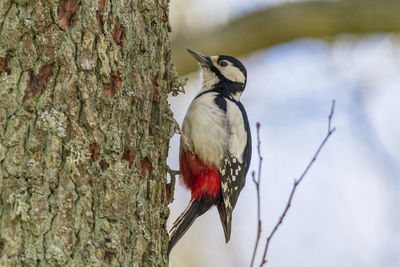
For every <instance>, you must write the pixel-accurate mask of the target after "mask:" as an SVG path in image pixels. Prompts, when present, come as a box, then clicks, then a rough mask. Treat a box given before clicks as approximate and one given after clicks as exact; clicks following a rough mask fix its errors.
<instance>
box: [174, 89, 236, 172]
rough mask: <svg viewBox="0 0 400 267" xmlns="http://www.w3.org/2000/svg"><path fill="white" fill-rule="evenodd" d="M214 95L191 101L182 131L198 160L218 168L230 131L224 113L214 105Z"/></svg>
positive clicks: (209, 94)
mask: <svg viewBox="0 0 400 267" xmlns="http://www.w3.org/2000/svg"><path fill="white" fill-rule="evenodd" d="M215 95H216V94H215V93H206V94H203V95H201V96H200V97H198V98H196V99H194V100H193V102H192V103H191V104H190V107H189V110H188V112H187V113H186V116H185V119H184V121H183V125H182V130H183V133H184V134H185V136H187V137H189V138H190V139H191V141H192V142H193V147H194V152H195V153H196V154H197V155H198V156H199V158H200V159H201V160H202V161H203V162H204V163H206V164H214V165H215V166H217V167H219V164H220V162H221V160H222V159H223V157H224V153H225V151H226V150H227V149H228V146H229V139H230V138H229V137H230V131H229V129H228V123H227V118H226V114H225V112H223V111H222V110H221V109H219V108H218V106H217V105H215V103H214V97H215ZM227 102H229V101H227ZM181 144H182V142H181Z"/></svg>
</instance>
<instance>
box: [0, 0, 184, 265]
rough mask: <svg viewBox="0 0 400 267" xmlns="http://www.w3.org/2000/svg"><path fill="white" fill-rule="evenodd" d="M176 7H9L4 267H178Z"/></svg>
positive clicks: (3, 115)
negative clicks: (171, 265)
mask: <svg viewBox="0 0 400 267" xmlns="http://www.w3.org/2000/svg"><path fill="white" fill-rule="evenodd" d="M168 30H169V24H168V0H153V1H150V0H147V1H135V0H98V1H83V0H82V1H79V0H50V1H49V0H13V1H11V0H1V1H0V40H1V41H0V163H1V165H0V229H1V231H0V266H22V265H23V266H25V265H26V266H167V265H168V264H167V263H168V259H167V257H166V255H165V253H166V249H167V242H168V235H167V232H166V229H165V222H166V219H167V217H168V214H169V209H168V207H167V204H168V203H169V202H170V201H171V192H170V188H171V187H170V186H169V185H167V180H166V157H167V152H168V142H169V136H170V134H171V129H172V128H173V126H174V124H173V119H172V113H171V111H170V109H169V105H168V103H167V94H168V93H170V92H176V91H177V90H178V86H179V82H178V80H177V76H176V72H175V70H174V68H173V67H172V65H171V63H170V45H169V40H168Z"/></svg>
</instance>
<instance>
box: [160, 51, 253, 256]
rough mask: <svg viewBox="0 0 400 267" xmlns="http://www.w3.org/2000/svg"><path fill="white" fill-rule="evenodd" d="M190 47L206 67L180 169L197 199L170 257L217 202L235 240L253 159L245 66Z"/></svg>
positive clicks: (177, 226) (185, 128)
mask: <svg viewBox="0 0 400 267" xmlns="http://www.w3.org/2000/svg"><path fill="white" fill-rule="evenodd" d="M187 50H188V52H189V53H190V54H191V55H192V56H193V57H194V58H195V59H196V60H197V61H198V63H199V65H200V68H201V70H202V75H201V76H202V88H201V90H200V92H199V93H198V94H197V96H196V97H195V98H194V99H193V101H192V103H191V104H190V107H189V109H188V111H187V113H186V116H185V118H184V121H183V124H182V132H183V134H182V135H181V140H180V152H179V165H180V166H179V167H180V169H179V172H180V178H181V182H182V183H183V185H184V186H185V187H186V188H188V189H189V190H190V191H191V200H190V203H189V206H188V207H187V208H186V210H185V211H184V212H183V213H182V214H181V215H180V216H179V217H178V219H177V220H176V221H175V223H174V225H173V227H172V229H171V231H170V240H169V245H168V252H167V254H168V255H169V254H170V252H171V249H172V248H173V247H174V245H175V244H176V243H177V242H178V241H179V240H180V239H181V237H182V236H183V235H184V234H185V233H186V231H187V230H188V229H189V227H190V226H191V225H192V223H193V222H194V220H195V219H196V218H197V217H199V216H200V215H202V214H204V213H205V212H206V211H207V210H209V209H210V208H211V207H212V206H214V205H216V206H217V208H218V212H219V215H220V219H221V223H222V227H223V230H224V235H225V241H226V243H227V242H228V241H229V239H230V235H231V222H232V211H233V209H234V208H235V205H236V202H237V199H238V197H239V194H240V191H241V190H242V188H243V187H244V184H245V180H246V174H247V171H248V169H249V165H250V160H251V135H250V127H249V122H248V119H247V114H246V111H245V109H244V107H243V105H242V103H240V96H241V95H242V93H243V91H244V88H245V86H246V79H247V72H246V69H245V67H244V66H243V64H242V63H241V62H240V61H239V60H237V59H236V58H234V57H231V56H226V55H220V56H210V57H209V56H203V55H202V54H200V53H198V52H195V51H193V50H190V49H187Z"/></svg>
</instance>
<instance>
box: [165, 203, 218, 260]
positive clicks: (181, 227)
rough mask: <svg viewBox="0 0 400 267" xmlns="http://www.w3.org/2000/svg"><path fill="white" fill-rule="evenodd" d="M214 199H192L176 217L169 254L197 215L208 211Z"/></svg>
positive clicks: (171, 233) (170, 237) (171, 232)
mask: <svg viewBox="0 0 400 267" xmlns="http://www.w3.org/2000/svg"><path fill="white" fill-rule="evenodd" d="M213 204H214V201H210V200H208V199H204V198H202V199H197V198H195V199H192V201H190V203H189V206H188V207H187V208H186V209H185V211H184V212H183V213H182V214H181V215H180V216H179V217H178V219H176V221H175V223H174V225H173V226H172V228H171V230H170V234H169V244H168V251H167V255H168V256H169V253H170V252H171V250H172V248H173V247H174V246H175V244H176V243H177V242H178V241H179V240H180V239H181V238H182V236H183V235H184V234H185V233H186V231H187V230H188V229H189V227H190V226H191V225H192V224H193V222H194V220H196V218H197V217H199V216H200V215H202V214H203V213H204V212H206V211H207V210H208V209H209V208H210V207H211V206H212V205H213Z"/></svg>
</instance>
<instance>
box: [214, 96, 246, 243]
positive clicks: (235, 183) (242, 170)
mask: <svg viewBox="0 0 400 267" xmlns="http://www.w3.org/2000/svg"><path fill="white" fill-rule="evenodd" d="M234 104H235V105H237V107H238V108H239V110H240V112H241V114H242V116H243V121H242V122H241V123H243V124H242V125H237V120H232V119H231V120H230V119H229V118H228V125H229V127H230V128H231V129H233V127H234V129H239V130H241V131H245V132H246V146H245V147H244V150H243V152H242V153H241V157H240V158H238V157H236V156H234V155H232V154H231V153H230V152H227V155H226V156H225V158H224V160H223V161H222V162H221V165H220V167H219V176H220V180H221V192H222V202H220V203H218V204H217V207H218V212H219V215H220V219H221V222H222V226H223V228H224V234H225V241H226V242H228V241H229V239H230V235H231V222H232V211H233V209H234V208H235V205H236V202H237V200H238V197H239V194H240V191H241V190H242V188H243V187H244V185H245V182H246V174H247V171H248V170H249V166H250V160H251V134H250V127H249V122H248V119H247V114H246V111H245V110H244V108H243V106H242V104H241V103H240V102H236V103H234ZM237 107H236V108H237ZM235 123H236V125H235ZM231 132H233V131H231ZM233 134H234V133H233ZM241 135H242V136H243V133H241ZM230 145H231V146H236V145H237V144H235V141H234V142H233V143H232V142H231V143H230ZM229 151H232V150H229Z"/></svg>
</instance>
